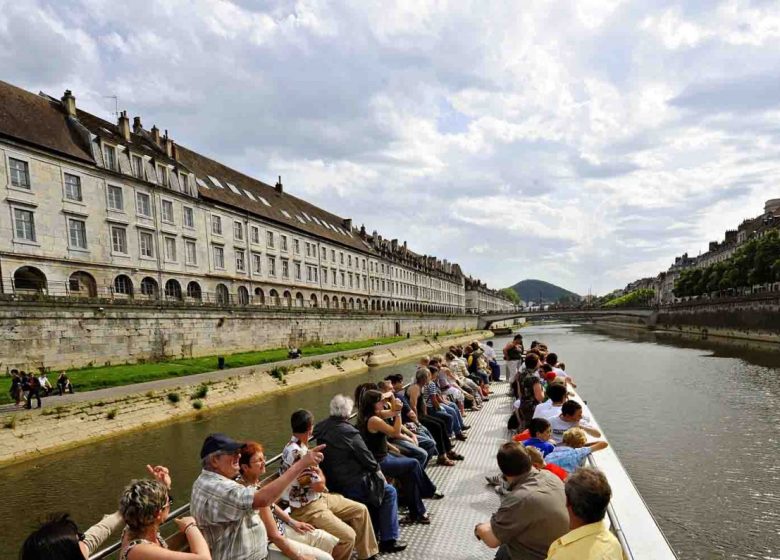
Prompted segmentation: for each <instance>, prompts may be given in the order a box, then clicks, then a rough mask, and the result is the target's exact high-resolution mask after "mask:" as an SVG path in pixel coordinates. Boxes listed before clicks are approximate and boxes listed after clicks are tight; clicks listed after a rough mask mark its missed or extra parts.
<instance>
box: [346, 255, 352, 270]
mask: <svg viewBox="0 0 780 560" xmlns="http://www.w3.org/2000/svg"><path fill="white" fill-rule="evenodd" d="M347 258H348V259H349V265H348V266H349V267H350V268H352V255H348V257H347Z"/></svg>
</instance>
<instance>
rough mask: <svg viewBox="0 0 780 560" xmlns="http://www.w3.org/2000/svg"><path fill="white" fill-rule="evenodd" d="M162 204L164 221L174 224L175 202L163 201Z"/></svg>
mask: <svg viewBox="0 0 780 560" xmlns="http://www.w3.org/2000/svg"><path fill="white" fill-rule="evenodd" d="M161 204H162V216H161V218H162V221H163V222H168V223H169V224H172V223H174V220H173V202H171V201H170V200H163V201H161Z"/></svg>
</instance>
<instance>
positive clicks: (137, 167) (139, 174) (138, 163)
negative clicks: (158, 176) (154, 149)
mask: <svg viewBox="0 0 780 560" xmlns="http://www.w3.org/2000/svg"><path fill="white" fill-rule="evenodd" d="M132 160H133V175H134V176H135V177H136V178H137V179H143V178H144V160H143V158H142V157H141V156H133V157H132Z"/></svg>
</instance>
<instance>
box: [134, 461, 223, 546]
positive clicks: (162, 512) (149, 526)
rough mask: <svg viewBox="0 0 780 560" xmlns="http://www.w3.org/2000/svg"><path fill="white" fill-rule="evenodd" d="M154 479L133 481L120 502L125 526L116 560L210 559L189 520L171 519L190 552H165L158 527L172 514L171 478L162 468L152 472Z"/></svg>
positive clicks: (199, 533) (197, 532) (184, 518)
mask: <svg viewBox="0 0 780 560" xmlns="http://www.w3.org/2000/svg"><path fill="white" fill-rule="evenodd" d="M151 471H152V472H153V474H154V477H155V480H135V481H133V482H131V483H130V485H129V486H128V487H127V488H125V491H124V492H123V493H122V497H121V498H120V500H119V513H120V514H121V515H122V518H123V519H124V521H125V524H126V525H127V527H126V528H125V531H124V534H123V535H122V548H121V549H120V553H119V560H211V553H210V552H209V547H208V544H207V543H206V539H205V538H203V535H202V534H201V532H200V529H198V524H197V523H196V522H195V519H194V518H192V517H182V518H179V519H174V522H175V523H176V525H177V526H178V528H179V532H180V533H182V534H183V535H184V537H185V538H186V539H187V543H188V544H189V549H190V552H176V551H173V550H168V545H167V544H166V542H165V540H164V539H163V538H162V536H160V525H162V524H163V523H164V522H165V520H166V519H167V518H168V515H169V514H170V511H171V496H170V493H169V489H170V487H171V477H170V475H169V474H168V469H167V468H165V467H154V468H153V469H151Z"/></svg>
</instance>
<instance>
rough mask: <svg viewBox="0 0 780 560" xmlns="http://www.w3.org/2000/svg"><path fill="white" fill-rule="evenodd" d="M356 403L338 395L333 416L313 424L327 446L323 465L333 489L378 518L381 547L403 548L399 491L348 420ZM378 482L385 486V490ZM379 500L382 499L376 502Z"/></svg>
mask: <svg viewBox="0 0 780 560" xmlns="http://www.w3.org/2000/svg"><path fill="white" fill-rule="evenodd" d="M353 407H354V402H353V401H352V399H350V398H349V397H346V396H344V395H336V396H335V397H333V399H331V401H330V416H329V417H328V418H325V419H324V420H322V421H320V422H319V423H317V425H316V426H314V437H315V438H316V440H317V442H318V443H324V444H325V445H327V447H328V453H327V455H326V456H325V458H324V460H323V461H322V464H321V465H320V467H321V468H322V471H323V473H324V474H325V477H326V479H327V480H328V487H329V488H330V489H331V490H332V491H334V492H338V493H340V494H343V495H344V496H346V497H347V498H349V499H351V500H355V501H357V502H360V503H362V504H365V505H366V506H368V509H369V510H370V511H371V513H372V516H374V518H375V519H377V520H378V522H379V527H378V529H379V550H380V551H381V552H400V551H402V550H404V549H405V548H406V544H405V543H402V542H400V541H399V540H398V537H399V534H400V532H399V528H398V495H397V494H396V491H395V488H393V487H392V486H391V485H389V484H387V482H386V481H385V480H384V476H383V475H382V471H381V470H380V469H379V464H378V463H377V462H376V459H374V456H373V455H372V453H371V451H369V450H368V447H366V443H365V442H364V441H363V438H362V436H361V435H360V432H359V431H358V429H357V428H356V427H355V426H353V425H352V424H351V423H350V422H349V417H350V415H351V414H352V408H353ZM378 479H379V482H377V480H378ZM378 484H382V485H383V486H384V492H382V487H381V486H377V485H378ZM375 486H376V487H375ZM372 489H374V490H376V491H377V492H372ZM377 494H379V495H377ZM372 497H373V499H372ZM379 500H381V502H380V503H379V504H376V502H377V501H379Z"/></svg>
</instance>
